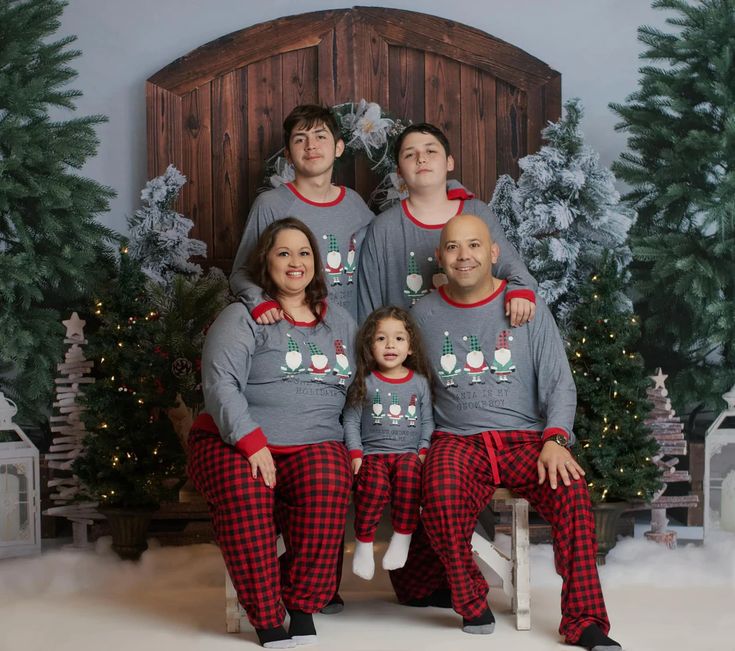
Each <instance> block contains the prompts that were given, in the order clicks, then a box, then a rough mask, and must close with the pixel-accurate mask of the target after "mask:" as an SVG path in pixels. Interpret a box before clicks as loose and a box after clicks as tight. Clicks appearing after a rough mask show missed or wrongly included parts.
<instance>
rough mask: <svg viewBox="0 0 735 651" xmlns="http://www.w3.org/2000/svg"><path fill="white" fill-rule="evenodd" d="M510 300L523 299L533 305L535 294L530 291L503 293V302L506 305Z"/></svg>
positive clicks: (514, 290) (512, 290) (521, 290)
mask: <svg viewBox="0 0 735 651" xmlns="http://www.w3.org/2000/svg"><path fill="white" fill-rule="evenodd" d="M511 298H525V299H526V300H527V301H531V303H534V304H535V303H536V292H534V291H533V290H532V289H511V290H510V291H509V292H505V302H506V303H507V302H508V301H509V300H510V299H511Z"/></svg>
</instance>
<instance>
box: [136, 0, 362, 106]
mask: <svg viewBox="0 0 735 651" xmlns="http://www.w3.org/2000/svg"><path fill="white" fill-rule="evenodd" d="M349 11H350V10H348V9H347V10H346V9H340V10H333V11H316V12H311V13H306V14H300V15H298V16H287V17H285V18H278V19H276V20H272V21H269V22H267V23H260V24H258V25H253V26H252V27H247V28H246V29H241V30H239V31H236V32H232V33H231V34H227V35H225V36H222V37H220V38H218V39H216V40H214V41H210V42H209V43H206V44H205V45H202V46H201V47H198V48H197V49H195V50H193V51H191V52H189V53H188V54H185V55H184V56H182V57H179V58H178V59H176V60H175V61H172V62H171V63H170V64H169V65H167V66H166V67H165V68H162V69H161V70H159V71H158V72H157V73H155V74H154V75H153V76H152V77H151V78H150V79H149V81H150V82H151V83H153V84H154V85H156V86H162V87H164V88H167V89H168V90H170V91H172V92H175V93H177V94H184V93H188V92H189V91H191V90H193V89H194V88H197V87H199V86H201V85H202V84H203V83H205V82H207V81H210V80H212V79H214V78H215V77H219V76H221V75H224V74H227V73H229V72H231V71H232V70H236V69H239V68H242V67H243V66H247V65H249V64H251V63H253V62H255V61H260V60H261V59H265V58H267V57H269V56H272V55H273V54H275V53H278V52H286V51H289V50H298V49H301V48H305V47H314V46H317V45H318V44H319V42H320V40H321V39H322V37H323V35H324V34H326V33H327V32H328V30H329V29H331V28H332V27H333V26H334V25H336V24H337V23H338V22H339V21H340V20H341V19H342V18H343V17H344V16H345V15H349Z"/></svg>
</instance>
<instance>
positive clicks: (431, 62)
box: [424, 52, 463, 180]
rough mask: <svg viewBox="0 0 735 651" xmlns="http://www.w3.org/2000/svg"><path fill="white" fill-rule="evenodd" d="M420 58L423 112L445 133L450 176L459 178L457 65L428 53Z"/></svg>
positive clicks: (459, 133) (459, 132) (458, 89)
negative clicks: (450, 162) (452, 170)
mask: <svg viewBox="0 0 735 651" xmlns="http://www.w3.org/2000/svg"><path fill="white" fill-rule="evenodd" d="M424 61H425V64H424V89H425V96H424V115H425V117H426V121H427V122H430V123H431V124H434V125H436V126H437V127H439V128H440V129H441V130H442V131H443V132H444V133H445V134H446V136H447V139H448V140H449V147H450V149H451V153H452V156H453V157H454V163H455V167H454V172H451V173H450V177H452V178H456V179H460V180H461V179H462V153H463V152H462V132H461V123H460V101H461V97H460V94H461V87H460V64H459V63H457V62H456V61H452V60H451V59H448V58H447V57H443V56H438V55H436V54H432V53H430V52H427V53H426V55H425V58H424Z"/></svg>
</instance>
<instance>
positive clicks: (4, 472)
mask: <svg viewBox="0 0 735 651" xmlns="http://www.w3.org/2000/svg"><path fill="white" fill-rule="evenodd" d="M16 413H18V408H17V407H16V406H15V403H14V402H13V401H12V400H9V399H8V398H6V397H5V396H4V395H3V394H2V393H1V392H0V558H8V557H10V556H24V555H27V554H38V553H39V552H40V551H41V510H40V503H39V502H40V496H41V489H40V475H39V473H40V471H39V466H38V450H37V449H36V446H35V445H33V443H31V440H30V439H29V438H28V437H27V436H26V435H25V433H24V432H23V430H21V429H20V427H18V425H16V424H15V423H14V422H13V416H15V414H16ZM8 432H12V434H8Z"/></svg>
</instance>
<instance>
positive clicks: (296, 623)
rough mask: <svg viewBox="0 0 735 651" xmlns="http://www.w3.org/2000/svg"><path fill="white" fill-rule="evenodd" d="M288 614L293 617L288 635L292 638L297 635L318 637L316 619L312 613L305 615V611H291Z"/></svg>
mask: <svg viewBox="0 0 735 651" xmlns="http://www.w3.org/2000/svg"><path fill="white" fill-rule="evenodd" d="M288 614H289V615H291V623H290V624H289V625H288V634H289V635H290V636H291V637H294V636H296V635H298V636H303V635H316V628H315V627H314V617H313V616H312V614H311V613H305V612H304V611H303V610H290V609H289V611H288Z"/></svg>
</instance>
